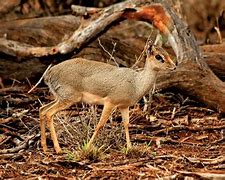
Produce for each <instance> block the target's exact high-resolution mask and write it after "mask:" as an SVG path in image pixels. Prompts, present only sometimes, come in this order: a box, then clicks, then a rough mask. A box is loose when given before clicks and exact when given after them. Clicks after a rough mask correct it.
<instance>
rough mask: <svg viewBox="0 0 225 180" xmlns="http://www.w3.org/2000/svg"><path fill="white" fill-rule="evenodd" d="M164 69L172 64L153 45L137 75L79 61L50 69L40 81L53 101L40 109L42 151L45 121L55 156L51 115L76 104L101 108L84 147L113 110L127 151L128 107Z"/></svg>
mask: <svg viewBox="0 0 225 180" xmlns="http://www.w3.org/2000/svg"><path fill="white" fill-rule="evenodd" d="M156 55H160V56H161V57H162V58H163V60H164V61H165V62H164V63H162V62H160V61H159V60H157V59H156V58H155V57H156ZM168 68H173V69H174V68H175V64H174V63H173V61H172V60H171V59H170V57H169V55H168V54H167V52H166V51H164V50H163V49H162V48H159V47H155V46H153V47H151V49H150V50H149V52H148V56H147V59H146V63H145V67H144V69H143V70H142V71H140V72H136V71H135V70H132V69H130V68H119V67H115V66H112V65H109V64H105V63H102V62H97V61H90V60H86V59H82V58H77V59H71V60H67V61H64V62H62V63H60V64H58V65H56V66H54V67H52V68H51V69H50V70H49V71H48V72H47V74H46V75H45V77H44V79H45V82H46V84H47V85H48V86H49V88H50V91H51V92H52V93H53V94H54V96H55V101H53V102H50V103H49V104H47V105H44V106H42V107H41V108H40V123H41V144H42V147H43V150H44V151H46V150H47V145H46V135H45V118H46V119H47V125H48V127H49V128H50V132H51V137H52V140H53V143H54V148H55V150H56V152H57V153H59V152H60V151H61V149H60V146H59V143H58V140H57V135H56V132H55V129H54V126H53V116H54V114H55V113H57V112H59V111H60V110H63V109H66V108H68V107H69V106H71V105H72V104H74V103H77V102H86V103H90V104H102V105H104V108H103V112H102V115H101V118H100V121H99V123H98V125H97V127H96V129H95V132H94V134H93V136H92V137H91V139H90V141H89V143H88V147H89V146H90V145H91V144H92V143H93V141H94V139H95V137H96V135H97V134H98V131H99V130H100V129H101V128H102V127H103V126H104V125H105V123H106V122H107V120H108V117H109V115H110V113H111V112H112V111H113V109H115V108H119V110H120V111H121V114H122V117H123V121H124V127H125V132H126V140H127V148H131V142H130V137H129V131H128V124H129V106H132V105H134V104H135V103H136V102H137V101H138V100H140V99H141V98H142V96H143V95H145V94H146V93H147V92H148V91H149V90H150V89H151V88H152V87H153V85H154V82H155V79H156V75H157V72H158V71H160V70H166V69H168Z"/></svg>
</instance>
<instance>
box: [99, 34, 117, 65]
mask: <svg viewBox="0 0 225 180" xmlns="http://www.w3.org/2000/svg"><path fill="white" fill-rule="evenodd" d="M98 43H99V45H100V46H101V48H102V49H103V51H105V52H106V53H107V54H108V55H109V57H110V59H109V61H110V60H111V59H113V61H114V62H115V64H116V66H118V67H119V64H118V63H117V62H116V59H115V58H114V57H113V53H114V51H115V46H116V44H114V47H113V50H112V53H110V52H109V51H107V50H106V49H105V47H104V46H103V45H102V43H101V41H100V39H99V38H98Z"/></svg>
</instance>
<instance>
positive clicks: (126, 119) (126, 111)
mask: <svg viewBox="0 0 225 180" xmlns="http://www.w3.org/2000/svg"><path fill="white" fill-rule="evenodd" d="M120 112H121V114H122V118H123V125H124V129H125V134H126V141H127V149H131V147H132V145H131V142H130V135H129V129H128V126H129V107H127V108H120Z"/></svg>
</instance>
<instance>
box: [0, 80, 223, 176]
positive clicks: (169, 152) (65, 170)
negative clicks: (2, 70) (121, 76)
mask: <svg viewBox="0 0 225 180" xmlns="http://www.w3.org/2000/svg"><path fill="white" fill-rule="evenodd" d="M28 90H29V87H28V86H25V85H21V84H18V82H15V83H14V85H12V86H11V87H8V88H5V89H1V90H0V94H1V104H2V105H3V108H2V109H1V112H0V113H1V118H2V120H1V123H0V127H1V143H0V145H1V150H0V153H1V154H0V158H1V161H0V174H1V179H7V178H14V179H24V178H25V179H37V178H41V179H70V178H71V179H73V178H75V177H76V178H77V179H92V178H96V179H99V178H100V179H108V178H110V179H142V178H143V179H145V178H153V177H154V178H160V177H166V176H168V177H171V178H172V177H176V178H178V177H179V178H182V177H184V176H191V177H204V176H215V174H223V175H221V176H223V178H224V177H225V176H224V172H225V170H224V168H225V164H224V163H225V156H224V152H225V131H224V130H225V118H223V117H222V116H220V115H219V114H218V113H216V112H215V111H213V110H210V109H207V108H206V107H204V106H203V105H201V104H199V103H197V102H195V101H193V100H190V98H188V97H183V96H182V95H181V94H179V93H176V94H175V93H169V92H164V93H156V94H155V95H154V101H153V103H152V104H151V113H150V114H149V113H144V112H143V108H144V106H142V103H140V104H139V106H136V107H134V108H133V109H132V110H131V124H130V134H131V140H132V143H133V145H134V150H133V151H131V152H128V153H126V152H125V151H124V147H125V145H126V144H125V140H124V135H123V132H124V131H123V129H122V128H120V127H121V119H120V116H119V115H118V114H116V113H114V115H113V117H114V118H113V122H109V123H107V126H106V127H105V128H104V129H103V130H102V133H101V134H100V137H99V139H100V140H99V141H98V142H97V146H98V147H100V146H102V145H103V144H106V145H107V146H110V148H106V147H107V146H106V147H103V150H102V154H101V155H97V157H95V158H84V159H79V158H78V157H77V156H76V154H75V153H76V151H79V150H80V149H79V146H80V145H81V144H82V142H84V140H86V139H82V138H85V136H82V133H79V131H78V130H77V131H74V132H73V131H71V130H70V129H69V128H68V127H70V126H72V125H77V126H79V124H76V123H75V122H73V121H74V119H76V118H78V117H81V120H82V116H83V115H82V114H83V113H84V112H83V111H85V110H87V108H88V107H85V109H83V108H82V106H78V107H72V108H70V109H69V110H68V111H66V113H65V114H66V118H65V119H66V121H65V122H64V123H65V124H66V126H67V128H66V129H67V130H68V129H69V130H70V132H71V134H72V135H74V136H73V137H72V138H70V137H68V133H67V132H65V129H63V128H65V126H63V125H62V124H61V123H59V121H57V120H56V122H57V125H56V126H57V129H58V131H59V132H60V133H59V137H60V144H61V146H62V147H63V149H64V151H63V152H64V154H62V155H56V154H55V152H54V149H53V147H52V143H51V140H50V137H49V134H48V142H49V144H48V145H49V152H48V153H47V154H43V152H42V149H41V148H40V131H39V119H38V109H39V107H40V103H46V102H48V101H49V98H50V96H49V93H48V89H47V88H46V87H43V88H38V89H36V90H35V91H34V92H33V93H32V94H28V93H27V91H28ZM99 109H101V107H100V108H99ZM77 110H78V111H79V113H71V112H77ZM87 111H88V110H87ZM100 111H101V110H98V111H97V112H95V116H92V115H90V116H92V117H94V118H99V117H98V116H99V114H100ZM68 114H69V115H68ZM86 115H87V114H86ZM61 116H63V115H62V114H61ZM90 116H89V117H90ZM83 117H84V116H83ZM83 120H84V121H85V119H83ZM74 123H75V124H74ZM60 124H61V125H60ZM87 124H88V123H87ZM87 124H86V125H87ZM89 126H90V129H91V127H92V129H91V130H90V133H89V134H88V135H90V134H92V132H93V125H89ZM79 128H81V129H80V131H81V132H82V131H84V130H85V125H83V126H80V127H79ZM60 129H63V131H60ZM110 132H111V134H110ZM112 132H113V133H112ZM73 133H78V134H73ZM76 136H78V140H77V139H76ZM79 138H81V139H79ZM71 139H73V140H71ZM102 143H103V144H102ZM77 144H78V145H77ZM4 151H5V152H4ZM80 158H81V157H80ZM201 173H202V174H201ZM206 173H208V174H206Z"/></svg>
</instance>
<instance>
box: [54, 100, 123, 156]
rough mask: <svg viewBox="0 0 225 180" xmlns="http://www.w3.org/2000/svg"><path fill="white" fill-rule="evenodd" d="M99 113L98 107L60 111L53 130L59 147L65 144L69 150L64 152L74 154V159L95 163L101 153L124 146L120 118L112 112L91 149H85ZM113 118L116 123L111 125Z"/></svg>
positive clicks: (74, 107) (91, 106) (75, 107)
mask: <svg viewBox="0 0 225 180" xmlns="http://www.w3.org/2000/svg"><path fill="white" fill-rule="evenodd" d="M101 112H102V109H101V108H100V107H97V106H93V105H87V104H82V105H81V106H73V107H72V110H68V111H64V112H62V113H60V115H57V116H56V117H57V118H56V120H55V124H56V131H57V134H58V138H59V141H60V144H66V146H67V147H68V149H70V151H68V152H73V151H74V152H76V153H74V154H75V155H74V157H80V158H81V159H84V158H87V159H90V160H97V159H99V158H100V157H101V156H102V153H103V152H106V151H108V150H109V149H116V150H120V149H121V147H124V146H126V141H125V134H124V129H123V126H122V124H121V116H120V114H118V113H117V112H114V113H113V114H112V115H111V116H110V119H109V121H108V122H107V123H106V125H105V127H104V128H103V129H102V130H101V131H100V133H99V135H98V136H97V138H96V139H95V142H94V144H93V146H92V147H91V148H89V149H87V148H86V144H87V142H88V141H89V139H90V138H91V136H92V134H93V132H94V129H95V127H96V126H97V123H98V121H99V119H100V115H101ZM115 119H116V120H118V121H119V122H115V121H114V120H115ZM66 152H67V151H66ZM68 154H70V153H68Z"/></svg>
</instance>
